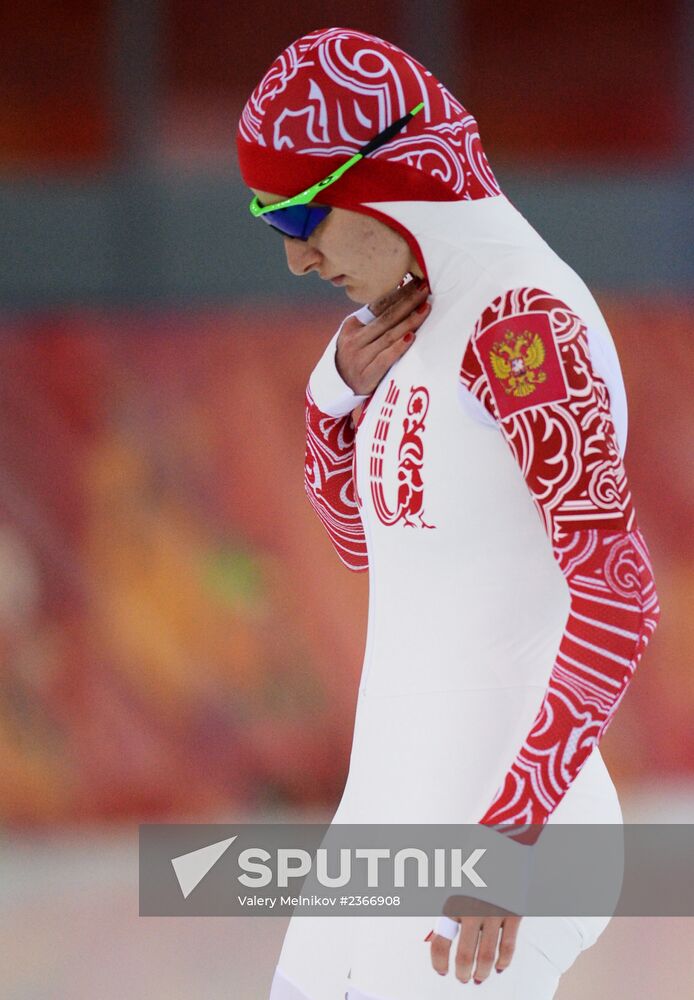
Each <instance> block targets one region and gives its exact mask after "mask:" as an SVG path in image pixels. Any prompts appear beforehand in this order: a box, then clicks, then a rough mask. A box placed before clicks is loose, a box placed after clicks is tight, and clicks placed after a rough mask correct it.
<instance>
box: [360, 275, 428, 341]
mask: <svg viewBox="0 0 694 1000" xmlns="http://www.w3.org/2000/svg"><path fill="white" fill-rule="evenodd" d="M409 287H410V286H409V285H408V287H407V289H406V290H403V294H402V295H401V296H399V297H398V298H397V299H396V300H395V301H394V302H391V304H390V305H389V306H387V307H386V308H385V309H384V310H383V312H381V313H380V315H377V316H376V319H374V320H372V321H371V322H370V323H367V324H366V326H362V327H361V328H360V329H359V330H358V331H356V333H355V334H354V339H355V340H357V342H358V343H359V344H360V345H365V344H370V343H372V342H373V341H375V340H378V339H379V337H382V336H383V335H384V334H387V333H388V332H389V331H390V330H391V329H392V328H393V327H394V326H396V325H397V324H398V323H400V322H402V320H403V319H405V318H406V317H407V316H410V315H413V314H414V311H415V310H416V309H417V308H418V306H421V305H422V303H424V302H426V300H427V297H428V295H429V287H428V286H427V285H423V286H419V287H418V288H414V289H413V290H412V291H409ZM369 308H371V307H369ZM372 311H373V310H372Z"/></svg>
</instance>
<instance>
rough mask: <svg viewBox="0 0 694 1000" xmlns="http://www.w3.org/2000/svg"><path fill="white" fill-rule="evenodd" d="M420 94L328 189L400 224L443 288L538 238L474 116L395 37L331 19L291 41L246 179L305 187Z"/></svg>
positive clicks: (253, 138)
mask: <svg viewBox="0 0 694 1000" xmlns="http://www.w3.org/2000/svg"><path fill="white" fill-rule="evenodd" d="M420 102H423V103H424V108H423V109H422V111H421V112H419V113H418V114H417V115H416V116H415V117H414V118H413V119H412V120H411V121H410V123H409V124H408V125H407V127H406V128H405V129H404V130H403V131H402V132H401V133H399V134H398V135H396V136H395V138H393V139H391V140H390V141H389V142H387V143H386V144H385V145H383V146H382V147H381V148H379V149H378V150H376V152H374V153H372V154H370V155H369V156H367V157H366V158H365V159H364V160H362V161H361V162H360V163H358V164H357V166H356V167H354V168H353V169H351V170H348V171H347V173H346V174H345V175H344V176H343V177H342V178H341V179H340V180H339V181H337V182H336V183H335V184H333V185H332V186H330V187H329V188H326V189H325V191H324V192H323V193H322V194H321V201H323V202H325V203H326V204H330V205H334V206H338V207H340V208H347V209H351V210H352V211H358V212H365V213H367V214H369V215H372V216H374V217H376V218H379V219H381V220H383V221H385V222H387V223H388V224H389V225H391V226H392V227H393V228H394V229H396V230H398V231H399V232H400V233H401V234H402V235H403V236H404V237H405V238H406V239H407V241H408V243H409V244H410V246H411V248H412V250H413V252H414V254H415V256H416V257H417V259H418V260H419V263H420V265H421V266H422V269H423V270H424V272H425V274H426V275H427V277H428V279H429V283H430V285H431V287H432V291H433V292H434V293H436V292H440V291H444V290H446V289H447V288H449V287H450V283H451V281H454V283H456V284H457V283H458V282H459V281H460V280H462V281H463V284H466V283H467V279H466V275H467V276H468V278H469V279H472V277H473V274H474V273H479V269H480V267H482V268H484V267H486V266H487V262H488V261H489V260H490V259H493V258H495V257H496V256H498V254H499V253H503V252H505V248H507V247H508V245H509V242H510V243H512V244H517V242H518V239H523V240H526V239H527V236H528V233H527V230H528V229H529V228H530V227H528V226H527V223H525V222H524V220H523V219H522V217H521V216H520V215H519V214H518V213H517V212H516V211H515V209H513V208H512V206H510V204H509V203H508V201H507V199H506V198H505V197H504V196H503V195H502V194H501V192H500V189H499V186H498V184H497V182H496V179H495V177H494V175H493V173H492V171H491V168H490V166H489V163H488V162H487V158H486V156H485V153H484V150H483V148H482V143H481V141H480V137H479V132H478V127H477V122H476V121H475V119H474V118H473V116H472V115H471V114H469V113H468V112H467V111H466V110H465V108H464V107H462V105H461V104H460V103H459V102H458V101H457V100H456V99H455V97H453V95H452V94H451V93H450V92H449V91H448V90H447V89H446V88H445V87H444V86H443V84H441V83H440V82H439V81H438V80H436V78H435V77H434V76H432V74H431V73H430V72H429V71H428V70H427V69H425V67H424V66H422V65H421V63H418V62H417V61H416V60H415V59H413V58H412V57H411V56H409V55H407V53H405V52H403V51H402V50H401V49H399V48H397V47H396V46H395V45H391V44H390V43H388V42H385V41H383V40H382V39H380V38H376V37H375V36H373V35H367V34H363V33H361V32H358V31H351V30H348V29H343V28H327V29H321V30H318V31H314V32H312V33H311V34H309V35H305V36H304V37H302V38H300V39H298V40H297V41H296V42H294V43H293V44H292V45H290V46H289V47H288V48H287V49H285V50H284V52H282V54H281V55H280V56H279V57H278V58H277V59H276V60H275V62H274V63H273V64H272V66H271V67H270V69H269V70H268V71H267V73H266V74H265V76H264V77H263V79H262V80H261V81H260V83H259V84H258V86H257V87H256V89H255V90H254V91H253V94H252V95H251V97H250V98H249V100H248V101H247V103H246V106H245V108H244V110H243V114H242V116H241V120H240V123H239V128H238V134H237V149H238V156H239V163H240V167H241V173H242V176H243V178H244V180H245V182H246V183H247V184H248V186H249V187H252V188H256V189H257V190H262V191H272V192H274V193H276V194H281V195H286V196H291V195H292V194H296V193H297V192H298V191H302V190H303V189H304V188H306V187H309V186H310V185H311V184H314V183H316V182H317V181H319V180H321V179H322V178H323V177H325V176H326V175H328V174H329V173H331V172H332V171H333V170H335V169H336V168H337V167H338V166H340V164H342V163H344V161H345V160H346V159H347V158H348V157H349V156H351V155H352V154H353V153H355V152H356V151H357V150H358V149H359V148H360V147H361V146H363V145H364V144H365V143H366V142H368V141H369V139H371V138H373V136H374V135H376V134H377V133H378V132H380V131H381V130H383V129H384V128H386V127H387V126H388V125H390V124H391V123H392V122H394V121H396V120H397V119H398V118H400V117H402V116H403V115H405V114H406V113H407V112H408V111H410V110H411V109H412V108H414V107H415V106H416V105H417V104H419V103H420ZM531 232H532V231H531ZM461 267H462V271H461Z"/></svg>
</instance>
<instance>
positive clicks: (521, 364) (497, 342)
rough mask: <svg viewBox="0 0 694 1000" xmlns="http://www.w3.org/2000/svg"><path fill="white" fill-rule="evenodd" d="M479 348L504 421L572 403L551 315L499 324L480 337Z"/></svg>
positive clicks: (514, 318)
mask: <svg viewBox="0 0 694 1000" xmlns="http://www.w3.org/2000/svg"><path fill="white" fill-rule="evenodd" d="M475 348H476V350H477V354H478V357H479V359H480V362H481V364H482V366H483V368H484V370H485V372H486V375H487V378H488V380H489V384H490V386H491V389H492V392H493V394H494V401H495V403H496V406H497V409H498V411H499V416H500V417H501V419H502V420H503V418H504V417H508V416H510V415H511V414H512V413H518V411H519V410H525V409H528V408H529V407H531V406H541V405H543V404H545V403H555V402H561V401H563V400H565V399H568V396H569V389H568V386H567V384H566V377H565V375H564V369H563V366H562V363H561V358H560V357H559V351H558V349H557V344H556V342H555V339H554V336H553V335H552V328H551V326H550V321H549V315H548V314H547V313H545V312H536V313H523V315H521V316H510V317H509V318H508V319H501V320H498V321H497V322H496V323H493V324H492V325H491V326H488V327H487V329H486V330H485V331H484V332H483V333H482V334H480V336H479V337H478V338H477V341H476V343H475Z"/></svg>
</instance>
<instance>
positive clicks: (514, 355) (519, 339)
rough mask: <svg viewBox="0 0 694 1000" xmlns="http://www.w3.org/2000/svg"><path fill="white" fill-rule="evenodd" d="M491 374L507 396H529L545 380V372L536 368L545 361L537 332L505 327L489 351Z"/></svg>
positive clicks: (543, 349) (543, 350)
mask: <svg viewBox="0 0 694 1000" xmlns="http://www.w3.org/2000/svg"><path fill="white" fill-rule="evenodd" d="M489 360H490V361H491V363H492V368H493V370H494V374H495V375H496V377H497V378H498V379H499V380H500V382H501V384H502V386H503V389H504V392H505V393H506V394H507V395H508V396H529V395H530V393H531V392H535V389H536V388H537V386H538V385H541V383H542V382H544V381H546V379H547V373H546V372H543V371H538V369H539V368H540V366H541V365H542V364H543V362H544V360H545V345H544V344H543V343H542V337H541V336H540V335H539V333H531V332H530V331H529V330H524V331H523V333H514V332H513V330H508V331H507V333H505V334H504V337H503V340H499V341H497V342H496V343H495V344H494V345H493V347H492V349H491V351H490V352H489Z"/></svg>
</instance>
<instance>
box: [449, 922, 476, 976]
mask: <svg viewBox="0 0 694 1000" xmlns="http://www.w3.org/2000/svg"><path fill="white" fill-rule="evenodd" d="M481 926H482V919H481V918H480V917H461V919H460V934H459V935H458V948H457V950H456V955H455V974H456V977H457V978H458V979H459V980H460V981H461V982H462V983H467V982H468V981H469V979H470V976H471V975H472V966H473V963H474V960H475V949H476V948H477V939H478V937H479V933H480V927H481Z"/></svg>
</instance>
